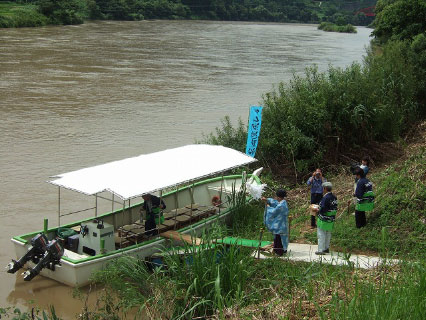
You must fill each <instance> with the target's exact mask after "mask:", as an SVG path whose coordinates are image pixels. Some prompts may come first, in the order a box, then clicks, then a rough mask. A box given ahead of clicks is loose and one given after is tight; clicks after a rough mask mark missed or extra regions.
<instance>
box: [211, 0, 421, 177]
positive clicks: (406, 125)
mask: <svg viewBox="0 0 426 320" xmlns="http://www.w3.org/2000/svg"><path fill="white" fill-rule="evenodd" d="M410 1H411V2H417V3H418V4H419V6H414V5H413V6H412V9H413V10H414V11H411V13H413V15H415V16H417V14H418V16H419V17H420V18H419V19H422V18H421V17H424V16H426V4H424V2H421V1H420V0H410ZM399 2H404V3H405V1H399ZM379 3H380V2H379ZM397 3H398V1H394V2H393V4H394V5H395V4H397ZM383 8H384V9H383V11H380V12H379V15H378V18H379V20H378V21H376V22H375V25H376V26H377V27H376V29H375V31H374V33H375V34H376V40H375V41H376V44H375V45H374V46H373V48H374V49H370V50H369V51H368V53H367V56H366V57H365V59H364V61H363V63H354V64H352V65H351V66H349V67H347V68H344V69H342V68H335V67H330V68H329V70H328V71H327V72H323V73H321V72H318V70H317V69H316V68H315V67H310V68H307V69H306V73H305V75H303V76H299V75H295V76H294V77H293V79H292V80H291V81H289V82H288V83H280V84H279V85H278V86H277V87H276V88H275V89H274V90H273V91H271V92H268V93H266V94H265V95H264V97H263V105H264V111H263V121H262V129H261V133H260V140H259V147H258V151H257V154H256V157H257V158H258V159H260V161H261V162H262V165H263V166H265V167H267V168H270V169H271V170H272V172H273V173H274V174H276V175H280V176H286V177H290V176H293V177H295V178H296V179H295V180H292V181H296V182H299V181H300V177H301V176H302V177H303V175H304V174H305V173H307V172H309V171H310V170H311V169H313V168H314V167H318V166H329V165H335V164H339V163H347V164H349V163H350V162H351V161H354V160H356V161H359V158H360V157H361V156H362V155H364V154H369V155H370V156H371V157H372V158H373V160H377V161H379V160H381V159H383V158H384V157H386V156H387V154H389V153H392V152H394V151H395V150H393V147H392V146H391V145H390V144H389V143H391V142H395V141H398V140H399V139H401V138H404V136H405V134H406V133H407V132H408V131H409V130H410V129H411V127H412V126H413V125H414V123H416V122H417V121H419V120H421V119H424V117H425V115H426V107H425V101H426V99H425V98H426V89H425V88H426V86H425V84H426V83H425V79H426V55H425V52H426V33H425V31H426V26H425V25H424V24H423V25H422V24H421V23H419V21H418V20H416V19H415V18H411V13H410V12H408V11H405V14H406V17H404V16H402V17H401V16H398V18H396V17H395V12H393V11H391V10H385V9H386V8H387V7H386V6H384V7H383ZM414 12H415V13H414ZM392 19H394V20H395V21H393V20H392ZM382 21H385V22H386V23H385V22H382ZM403 21H405V23H406V27H405V28H402V27H400V28H398V29H397V28H395V29H392V28H391V27H390V26H389V25H392V24H402V23H403ZM422 21H423V20H422ZM395 30H400V31H401V32H403V33H404V35H393V34H391V32H393V31H395ZM407 30H411V31H412V32H411V33H408V31H407ZM387 39H389V40H387ZM399 39H401V40H399ZM377 43H379V45H380V46H378V45H377ZM222 124H223V125H222V127H221V128H218V129H217V130H216V132H215V133H213V134H210V135H207V136H205V137H204V139H203V141H204V142H208V143H213V144H224V145H229V146H231V147H233V148H237V149H239V150H241V151H244V149H245V143H246V139H245V137H246V131H247V130H246V125H245V124H242V123H241V122H240V124H239V125H238V126H237V127H233V126H232V124H231V123H230V122H229V121H228V120H227V119H225V120H224V121H223V123H222Z"/></svg>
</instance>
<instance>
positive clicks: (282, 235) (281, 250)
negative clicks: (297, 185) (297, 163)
mask: <svg viewBox="0 0 426 320" xmlns="http://www.w3.org/2000/svg"><path fill="white" fill-rule="evenodd" d="M286 195H287V192H286V191H285V190H283V189H278V190H277V191H276V197H275V199H272V198H268V199H267V198H264V197H263V198H262V200H263V201H264V202H266V207H265V214H264V216H263V222H264V224H265V226H266V228H268V230H269V231H271V232H272V233H273V234H274V249H273V251H274V253H275V254H277V255H279V256H282V255H284V254H286V253H287V248H288V206H287V201H285V200H284V198H285V197H286Z"/></svg>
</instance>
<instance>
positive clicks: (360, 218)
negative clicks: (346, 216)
mask: <svg viewBox="0 0 426 320" xmlns="http://www.w3.org/2000/svg"><path fill="white" fill-rule="evenodd" d="M355 224H356V227H357V228H362V227H365V225H366V224H367V218H366V217H365V211H358V210H355Z"/></svg>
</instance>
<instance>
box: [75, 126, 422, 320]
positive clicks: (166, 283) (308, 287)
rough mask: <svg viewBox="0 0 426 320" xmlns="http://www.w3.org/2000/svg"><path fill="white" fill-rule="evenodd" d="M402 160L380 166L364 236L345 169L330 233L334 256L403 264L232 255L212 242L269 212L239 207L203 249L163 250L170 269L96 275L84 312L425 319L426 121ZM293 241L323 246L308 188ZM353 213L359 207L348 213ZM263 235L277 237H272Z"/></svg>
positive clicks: (115, 266) (253, 226)
mask: <svg viewBox="0 0 426 320" xmlns="http://www.w3.org/2000/svg"><path fill="white" fill-rule="evenodd" d="M418 130H419V131H418V132H417V133H418V135H416V140H415V141H413V142H410V145H409V147H406V148H405V149H404V150H405V151H404V152H405V153H404V155H403V156H402V157H401V158H400V159H398V160H396V161H394V162H392V163H388V164H387V165H385V166H383V167H381V168H374V170H373V174H372V175H371V177H370V178H371V180H372V181H373V182H374V184H375V190H376V194H377V197H376V208H375V210H374V211H373V212H372V213H371V214H370V215H369V216H368V223H367V226H366V227H364V228H363V229H361V230H359V229H357V228H356V227H355V222H354V217H353V216H352V214H350V213H349V214H348V212H347V211H346V200H348V199H350V198H351V191H353V176H352V175H351V174H350V173H348V172H342V173H341V174H339V175H337V176H329V177H328V178H329V179H330V180H331V181H332V182H333V183H334V185H335V190H334V192H335V193H336V194H337V195H338V198H339V201H340V204H341V207H339V210H338V219H337V221H336V229H335V231H333V236H332V242H331V244H332V246H331V249H332V251H337V250H338V251H341V252H345V253H346V254H347V256H348V257H349V256H350V255H351V254H352V253H353V252H361V253H364V254H365V253H367V254H374V255H380V256H382V257H384V258H396V257H398V258H400V259H401V261H402V262H401V264H399V265H395V266H390V265H383V266H381V267H377V268H373V269H371V270H368V271H366V270H356V269H354V268H353V265H352V264H351V263H349V262H348V264H347V265H345V266H343V267H335V266H330V265H325V264H313V263H300V262H293V261H289V260H281V259H270V260H254V259H253V258H251V257H250V253H251V252H250V251H247V249H244V248H237V247H235V246H233V247H231V248H230V249H226V248H225V247H223V246H221V245H214V244H211V243H210V242H209V241H210V239H215V238H220V237H221V236H225V235H229V234H230V235H233V236H240V237H241V238H252V239H258V238H259V232H260V228H262V227H263V210H264V208H263V205H262V204H261V203H252V204H248V205H242V206H240V207H239V208H238V209H237V211H236V212H235V215H234V216H233V220H234V221H233V223H232V226H231V227H226V226H224V225H217V226H216V227H215V228H213V229H212V230H210V231H211V233H210V234H209V235H206V236H204V237H203V239H204V240H205V241H206V243H207V244H206V246H205V248H204V249H205V250H196V248H195V247H194V246H190V245H189V246H185V247H184V248H183V251H184V252H186V258H182V256H177V255H173V253H174V252H173V251H171V252H169V253H172V254H171V255H168V253H167V252H166V253H165V261H166V263H167V268H158V269H154V270H151V271H150V270H149V269H148V268H147V266H146V265H145V264H144V263H143V262H142V261H138V260H137V259H134V258H130V257H124V258H123V259H121V260H117V261H115V262H113V263H111V264H110V265H109V267H108V268H107V269H106V270H105V271H103V272H101V273H99V274H98V275H97V277H96V279H97V281H98V282H99V283H100V284H102V285H103V286H105V291H104V294H105V296H103V297H102V298H101V299H100V304H99V305H98V309H96V308H95V309H87V310H85V312H86V313H83V315H84V314H86V315H87V317H88V318H90V319H98V318H99V319H100V318H104V317H105V315H106V313H105V310H109V311H108V312H109V313H108V315H109V316H110V319H118V318H120V319H123V318H125V317H126V313H127V312H128V311H131V314H132V316H129V318H132V317H133V316H134V314H135V312H136V313H138V312H142V314H144V315H146V316H147V317H148V318H150V319H193V318H197V317H198V318H212V319H252V318H253V319H280V318H284V319H286V318H293V319H303V318H306V317H307V318H309V319H362V320H367V319H390V320H392V319H394V320H396V319H421V315H422V314H423V309H424V307H426V305H425V304H426V300H425V298H426V290H425V289H426V264H425V259H426V255H425V252H426V238H424V235H425V233H426V220H425V215H424V212H425V209H426V207H425V203H426V192H425V190H426V123H423V124H422V125H421V126H420V127H419V129H418ZM287 200H288V203H289V207H290V213H291V216H292V217H293V219H292V223H291V242H305V243H306V242H312V243H316V240H315V239H316V232H315V230H312V229H309V228H308V227H307V226H308V224H309V219H308V218H309V213H308V203H309V200H308V190H307V188H306V187H305V186H301V187H298V188H295V189H292V190H289V193H288V199H287ZM350 212H353V207H351V208H350ZM264 238H267V239H269V240H271V239H272V235H271V234H270V233H265V235H264ZM88 318H87V319H88Z"/></svg>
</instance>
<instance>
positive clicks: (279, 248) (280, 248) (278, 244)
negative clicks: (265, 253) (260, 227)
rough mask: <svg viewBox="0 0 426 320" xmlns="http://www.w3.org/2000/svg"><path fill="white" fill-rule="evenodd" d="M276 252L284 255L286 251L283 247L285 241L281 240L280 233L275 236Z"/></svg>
mask: <svg viewBox="0 0 426 320" xmlns="http://www.w3.org/2000/svg"><path fill="white" fill-rule="evenodd" d="M273 251H274V253H275V254H276V255H278V256H282V255H284V253H285V252H287V250H286V251H284V249H283V243H282V242H281V236H280V235H279V234H276V235H275V236H274V249H273Z"/></svg>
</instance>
